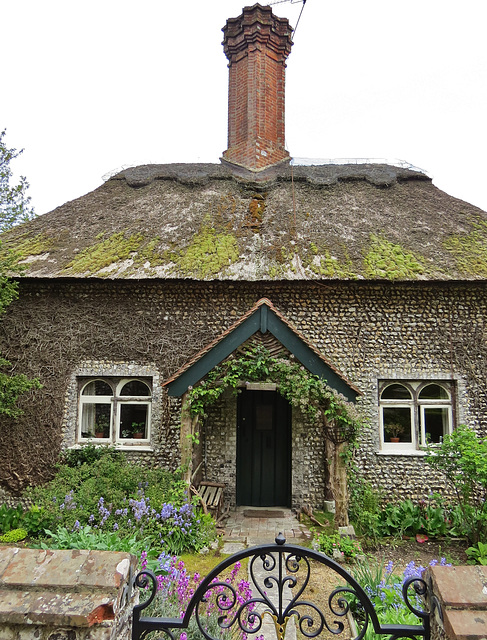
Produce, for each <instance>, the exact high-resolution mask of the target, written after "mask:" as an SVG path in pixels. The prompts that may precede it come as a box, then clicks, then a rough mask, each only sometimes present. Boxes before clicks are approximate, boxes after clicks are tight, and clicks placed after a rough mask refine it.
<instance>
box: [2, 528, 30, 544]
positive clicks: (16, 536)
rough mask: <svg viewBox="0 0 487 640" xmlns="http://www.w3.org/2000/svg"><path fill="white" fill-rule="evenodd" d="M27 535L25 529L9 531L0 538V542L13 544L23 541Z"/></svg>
mask: <svg viewBox="0 0 487 640" xmlns="http://www.w3.org/2000/svg"><path fill="white" fill-rule="evenodd" d="M27 535H28V533H27V530H26V529H11V530H10V531H9V532H8V533H5V534H4V535H3V536H0V542H5V543H7V544H14V543H15V542H20V540H25V538H27Z"/></svg>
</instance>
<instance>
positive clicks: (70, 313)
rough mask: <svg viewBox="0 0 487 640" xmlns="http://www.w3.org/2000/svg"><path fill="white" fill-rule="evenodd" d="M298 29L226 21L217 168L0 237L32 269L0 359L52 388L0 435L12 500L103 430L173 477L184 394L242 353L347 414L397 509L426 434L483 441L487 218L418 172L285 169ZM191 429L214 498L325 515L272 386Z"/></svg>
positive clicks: (322, 471) (94, 201) (293, 413)
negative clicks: (323, 386)
mask: <svg viewBox="0 0 487 640" xmlns="http://www.w3.org/2000/svg"><path fill="white" fill-rule="evenodd" d="M291 34H292V29H291V28H290V26H289V24H288V22H287V20H285V19H281V18H278V17H276V16H275V15H274V14H273V13H272V11H271V9H270V8H269V7H262V6H260V5H258V4H257V5H254V6H253V7H249V8H246V9H244V11H243V14H242V15H241V16H240V17H239V18H236V19H231V20H229V21H228V22H227V25H226V27H225V28H224V51H225V54H226V56H227V57H228V60H229V74H230V81H229V135H228V149H227V150H226V151H225V152H224V154H223V158H222V160H221V162H220V163H219V164H173V165H153V166H141V167H135V168H132V169H127V170H125V171H122V172H121V173H119V174H118V175H115V176H113V177H112V178H110V179H109V180H107V181H106V182H105V183H104V184H103V185H102V186H101V187H99V188H98V189H96V190H95V191H93V192H92V193H89V194H87V195H85V196H83V197H81V198H79V199H77V200H74V201H72V202H68V203H66V204H64V205H63V206H61V207H59V208H57V209H55V210H54V211H51V212H50V213H48V214H46V215H43V216H41V217H39V218H37V219H36V220H33V221H31V222H29V223H27V224H24V225H22V226H19V227H16V228H14V229H13V230H11V231H10V232H8V233H7V234H5V235H4V237H3V238H2V242H3V244H4V246H7V247H11V248H15V249H16V250H17V251H18V252H19V253H20V254H21V258H22V259H21V262H22V264H23V265H25V274H24V275H23V277H22V278H20V297H19V300H18V301H16V302H15V303H14V304H12V305H11V307H10V308H9V310H8V313H7V315H6V316H5V318H4V319H3V321H2V323H1V324H0V353H2V354H3V355H4V356H5V357H7V358H8V359H9V360H10V361H11V362H12V363H13V364H14V368H15V370H16V371H18V372H24V373H26V374H27V375H29V376H36V377H39V378H40V380H41V382H42V383H43V385H44V386H43V388H42V389H41V390H38V391H35V392H33V393H32V395H31V396H30V397H29V398H26V399H25V401H24V403H23V409H24V414H23V416H22V417H21V418H19V419H18V420H16V421H10V420H8V419H3V420H2V423H1V425H0V432H1V441H2V453H3V455H2V456H1V459H0V466H1V470H0V482H1V484H2V486H3V490H4V491H5V492H6V493H15V492H16V491H18V490H19V489H21V488H22V487H23V486H25V485H26V484H27V483H31V482H39V481H42V480H43V479H45V478H46V477H48V476H49V474H50V472H51V469H52V464H53V462H54V461H55V459H56V457H57V455H58V453H59V451H60V450H61V449H62V448H65V447H73V446H82V445H83V444H85V443H88V442H93V441H94V438H96V437H99V440H98V441H99V442H105V443H112V444H114V445H115V446H117V447H119V448H121V449H123V450H125V451H127V452H129V454H130V455H132V456H134V457H137V458H139V459H141V460H144V461H146V463H147V464H150V465H160V466H165V467H170V468H175V467H177V466H178V465H179V464H180V463H181V457H182V453H181V451H182V448H184V446H185V441H184V437H183V436H182V432H181V428H180V423H181V409H182V398H183V397H184V394H185V393H186V392H187V390H188V388H191V387H194V386H195V385H197V384H198V383H199V382H200V381H201V380H202V379H204V378H205V376H206V375H207V374H208V372H209V371H211V370H212V368H213V367H214V366H216V364H218V363H219V362H221V361H222V360H223V359H225V358H227V357H229V356H231V354H232V353H235V352H236V351H237V350H238V349H241V348H242V345H245V344H264V345H266V346H267V348H268V349H269V350H271V351H273V352H276V353H277V352H279V353H284V354H285V356H286V357H289V358H291V357H293V358H295V359H296V360H297V361H299V362H302V363H303V365H304V366H305V367H307V368H308V369H309V370H310V371H312V372H313V373H316V374H318V375H320V376H322V377H324V378H326V380H327V381H328V383H329V385H330V386H331V387H333V388H335V389H337V390H338V391H339V392H340V393H342V394H343V395H345V396H346V397H347V398H348V399H349V400H351V401H356V402H357V405H358V406H359V407H360V408H361V411H362V412H363V414H364V416H365V421H366V425H367V426H366V427H365V428H364V430H363V431H362V433H361V436H360V438H361V439H360V446H359V449H358V453H357V461H358V464H359V467H360V469H361V472H362V473H363V475H364V476H365V477H366V478H368V479H369V480H370V481H371V482H372V483H373V484H375V485H377V486H381V487H382V488H384V489H385V491H386V492H387V493H388V494H389V495H391V496H392V495H394V494H396V495H403V496H418V495H424V494H426V493H427V492H429V491H432V490H437V489H441V486H439V483H438V480H437V478H435V477H434V476H433V475H432V472H431V471H430V470H429V469H428V468H426V466H425V465H424V461H423V451H422V450H421V447H422V445H423V444H425V442H426V441H427V440H428V439H429V440H431V441H433V442H440V441H441V439H442V438H443V437H444V435H445V434H448V433H450V432H451V430H452V429H454V428H455V426H456V425H458V424H460V423H467V424H470V425H473V426H475V427H476V428H478V429H479V430H482V431H485V428H486V425H487V397H486V394H487V382H486V380H487V378H486V376H485V371H484V368H485V366H484V362H485V346H484V345H485V339H484V338H485V336H484V322H485V318H486V316H487V296H486V279H487V249H486V247H487V213H486V212H484V211H482V210H480V209H478V208H476V207H474V206H471V205H469V204H467V203H465V202H462V201H460V200H457V199H455V198H453V197H451V196H449V195H447V194H445V193H443V192H442V191H440V190H438V189H437V188H436V187H435V186H434V185H433V184H432V182H431V180H430V179H429V178H428V177H427V176H426V175H424V174H423V173H422V172H420V171H417V170H414V169H411V168H403V167H396V166H390V165H374V164H362V165H361V164H356V165H334V164H330V165H325V166H306V167H305V166H292V165H291V164H290V162H289V161H290V158H289V154H288V152H287V151H286V150H285V147H284V70H285V60H286V57H287V56H288V55H289V53H290V50H291ZM242 382H244V381H242ZM199 429H200V437H199V440H200V445H199V457H200V463H201V465H200V473H201V474H202V475H203V476H204V477H205V478H207V479H208V480H213V481H220V482H224V483H225V485H226V490H225V493H226V501H227V503H229V504H235V503H241V504H242V503H245V504H256V505H271V504H274V505H276V504H278V505H292V506H298V505H300V504H302V503H310V504H312V505H314V506H320V505H321V504H322V503H323V500H324V499H325V497H326V495H327V489H328V487H327V477H326V468H327V456H328V450H327V443H326V439H325V438H324V436H323V430H322V425H320V424H314V423H313V422H312V421H310V420H308V419H307V418H306V417H305V416H304V415H303V414H302V413H301V412H300V411H299V410H297V409H295V408H292V409H291V407H290V405H289V403H288V402H287V401H285V400H283V398H282V397H280V396H279V394H278V393H277V392H276V391H275V390H273V387H272V385H265V384H264V385H259V384H258V383H257V384H253V385H247V387H246V388H244V389H243V390H242V393H240V394H238V395H237V396H234V395H232V394H227V395H224V396H222V399H221V400H220V401H219V403H217V404H216V405H215V406H214V407H212V408H211V410H210V411H209V413H208V417H207V419H206V420H205V421H204V423H202V424H201V425H200V427H199ZM243 432H245V437H244V436H243V435H242V433H243ZM391 438H392V439H391ZM249 487H251V488H249Z"/></svg>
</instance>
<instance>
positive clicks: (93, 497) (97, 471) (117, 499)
mask: <svg viewBox="0 0 487 640" xmlns="http://www.w3.org/2000/svg"><path fill="white" fill-rule="evenodd" d="M100 449H102V451H101V455H100V457H96V459H94V460H93V461H92V462H83V463H81V464H80V465H78V464H76V465H75V466H68V465H66V464H63V465H60V466H59V467H58V471H57V473H56V476H55V477H54V479H53V480H51V482H49V483H48V484H46V485H44V486H42V487H35V488H30V489H29V490H27V491H26V493H25V496H26V497H28V498H29V499H30V500H31V501H33V502H34V503H35V504H37V505H38V506H39V507H42V508H43V509H44V510H45V512H46V514H47V517H48V518H49V520H50V521H51V526H65V527H66V528H68V529H73V528H74V525H75V522H79V523H81V524H82V525H83V524H91V522H90V516H92V515H95V516H96V514H97V512H98V503H99V500H100V497H103V501H104V504H105V506H108V505H112V507H113V510H115V509H116V508H121V509H123V508H125V507H128V500H129V498H131V497H133V498H135V497H136V496H137V492H138V491H139V490H140V489H141V488H142V485H143V488H144V491H145V492H146V494H147V495H149V496H150V497H151V502H152V507H153V508H154V509H156V510H159V509H160V508H161V506H162V504H164V503H165V502H171V503H173V504H175V505H177V506H182V504H184V502H185V494H184V489H185V485H184V483H183V482H182V481H181V478H180V476H179V475H175V474H172V473H170V472H169V471H166V470H163V469H147V468H146V467H142V466H140V465H137V464H133V463H129V462H128V461H127V459H126V457H125V456H124V455H123V454H122V453H120V452H117V451H114V450H113V449H110V448H109V447H103V448H100ZM97 455H98V454H97ZM114 522H115V519H114V517H112V518H111V519H110V521H109V522H108V525H110V524H111V525H113V524H114Z"/></svg>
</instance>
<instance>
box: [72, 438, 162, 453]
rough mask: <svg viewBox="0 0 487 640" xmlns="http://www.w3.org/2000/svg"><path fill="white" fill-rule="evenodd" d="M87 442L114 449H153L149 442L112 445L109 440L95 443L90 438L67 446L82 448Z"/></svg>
mask: <svg viewBox="0 0 487 640" xmlns="http://www.w3.org/2000/svg"><path fill="white" fill-rule="evenodd" d="M87 444H95V445H96V444H100V446H101V445H104V446H106V445H109V446H110V447H111V448H113V449H115V451H154V448H153V447H152V445H151V444H139V445H137V444H133V445H129V444H115V445H113V444H112V443H111V442H108V441H106V442H100V443H96V442H94V441H93V440H90V441H88V442H86V443H85V442H83V443H79V442H78V443H77V444H74V445H73V446H72V447H68V449H82V448H83V447H84V446H85V445H87Z"/></svg>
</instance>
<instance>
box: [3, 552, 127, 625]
mask: <svg viewBox="0 0 487 640" xmlns="http://www.w3.org/2000/svg"><path fill="white" fill-rule="evenodd" d="M136 566H137V558H136V557H135V556H133V555H130V554H129V553H123V552H114V551H88V550H77V549H70V550H52V549H48V550H44V549H20V548H18V547H4V548H0V625H2V624H17V625H18V624H25V621H26V619H28V620H30V621H31V622H30V624H40V625H49V626H53V625H54V626H62V625H67V626H74V627H90V626H92V625H93V624H95V623H101V622H104V621H109V620H114V619H115V617H116V615H117V613H118V611H119V610H120V609H121V608H122V607H124V606H125V604H126V600H127V599H130V597H131V595H130V593H129V591H130V588H129V589H126V587H127V586H128V587H130V584H131V581H132V575H134V573H135V570H136Z"/></svg>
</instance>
